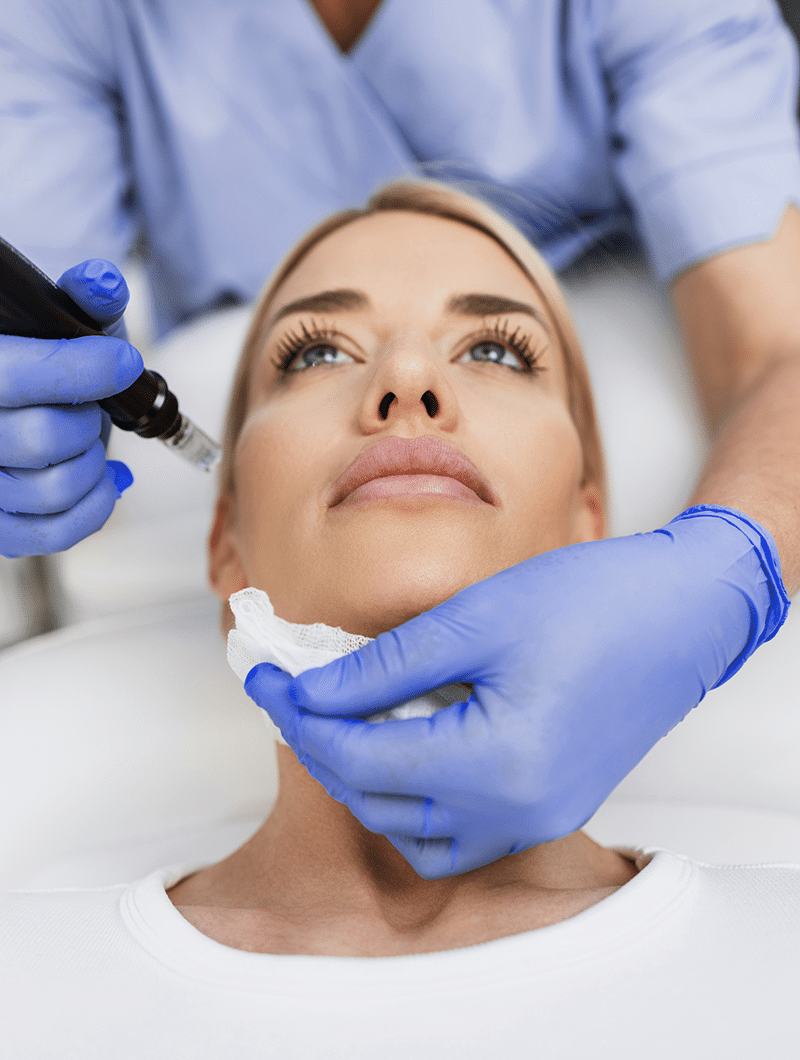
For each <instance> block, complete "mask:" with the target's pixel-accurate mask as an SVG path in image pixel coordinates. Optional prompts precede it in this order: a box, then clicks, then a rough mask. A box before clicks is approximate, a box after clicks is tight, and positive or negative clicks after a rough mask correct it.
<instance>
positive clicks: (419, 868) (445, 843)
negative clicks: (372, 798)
mask: <svg viewBox="0 0 800 1060" xmlns="http://www.w3.org/2000/svg"><path fill="white" fill-rule="evenodd" d="M495 827H496V826H495ZM386 838H387V839H388V840H389V842H390V843H391V844H392V846H393V847H394V848H395V850H397V851H398V853H400V854H402V856H403V857H404V858H405V859H406V861H407V862H408V863H409V865H410V866H411V867H412V869H414V871H415V872H416V873H417V875H418V876H421V877H422V879H424V880H444V879H447V878H449V877H450V876H461V875H462V874H463V873H465V872H474V870H475V869H480V868H483V866H484V865H490V864H492V863H493V862H495V861H499V860H500V858H504V857H506V856H507V855H508V854H513V853H517V851H516V850H515V849H514V844H513V842H512V841H511V840H510V839H509V838H504V839H498V838H497V836H496V834H495V833H494V831H490V832H487V831H483V830H480V831H478V832H477V833H476V832H475V831H474V829H473V830H471V829H470V828H469V827H467V828H465V830H464V831H463V833H462V834H461V835H459V836H456V837H452V838H450V839H447V838H442V839H425V838H421V837H419V836H415V835H387V836H386Z"/></svg>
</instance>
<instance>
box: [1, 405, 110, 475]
mask: <svg viewBox="0 0 800 1060" xmlns="http://www.w3.org/2000/svg"><path fill="white" fill-rule="evenodd" d="M109 423H110V419H109ZM102 425H103V419H102V413H101V409H100V406H99V405H96V404H95V403H94V402H87V403H86V404H84V405H30V406H28V407H27V408H21V409H4V408H0V467H13V468H20V467H28V468H43V467H48V466H49V465H50V464H60V463H61V462H62V461H63V460H69V459H71V458H72V457H73V456H78V455H79V454H80V453H84V452H86V450H87V449H89V448H90V447H91V446H92V445H93V444H94V443H95V442H96V441H97V439H98V438H99V437H100V432H101V428H102Z"/></svg>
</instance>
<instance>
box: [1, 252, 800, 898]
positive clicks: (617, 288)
mask: <svg viewBox="0 0 800 1060" xmlns="http://www.w3.org/2000/svg"><path fill="white" fill-rule="evenodd" d="M566 287H567V291H568V295H569V299H570V302H571V305H572V308H573V312H574V314H575V317H576V320H577V324H578V328H579V331H580V332H581V335H582V337H583V340H584V343H585V345H586V350H587V357H588V360H589V364H590V370H591V373H592V376H593V381H594V385H595V389H596V393H597V398H598V408H599V415H600V420H601V425H602V428H603V432H604V437H605V442H606V450H607V458H608V463H609V477H610V486H611V501H612V513H611V514H612V520H611V531H612V533H614V534H624V533H630V532H634V531H637V530H648V529H652V528H653V527H655V526H658V525H660V524H662V523H663V522H665V521H666V520H668V519H669V518H671V517H672V515H674V514H676V513H677V512H678V511H680V510H681V509H682V508H683V507H685V506H686V503H687V501H688V497H689V494H690V491H691V487H692V484H693V481H694V479H695V478H696V475H697V473H698V471H699V469H700V468H701V466H702V463H703V459H704V455H705V451H706V445H707V443H706V439H705V436H704V432H703V428H702V425H701V421H700V417H699V414H698V410H697V406H696V402H695V401H694V397H693V389H692V382H691V377H690V375H689V372H688V369H687V367H686V364H685V360H684V356H683V354H682V351H681V348H680V344H679V342H678V340H677V335H676V331H675V326H674V323H673V321H672V319H671V316H670V314H669V312H668V310H667V308H666V303H665V298H664V296H663V295H662V294H661V293H660V292H659V291H658V290H657V289H656V287H655V285H654V284H653V283H652V281H650V279H649V278H648V276H647V273H646V270H645V269H644V267H643V266H642V265H641V264H640V263H638V262H637V261H635V260H629V261H626V262H616V263H614V262H609V263H608V265H607V266H605V267H604V268H603V269H602V270H600V271H594V272H589V271H586V270H582V271H581V270H576V271H575V272H574V273H573V274H572V275H571V276H569V277H568V278H567V280H566ZM246 322H247V312H246V311H244V310H235V311H232V312H228V313H225V314H220V315H219V316H218V317H216V318H213V319H211V320H207V321H204V322H201V323H199V324H195V325H194V326H193V327H190V328H187V329H185V330H184V331H183V332H182V333H181V334H179V335H177V336H175V337H174V338H172V339H171V340H169V341H168V342H166V343H164V344H163V345H162V346H161V347H160V348H159V349H157V350H155V351H154V352H153V354H152V356H150V357H149V358H148V363H149V364H150V365H151V366H152V367H154V368H156V369H157V370H160V371H162V372H163V374H164V375H165V376H166V378H167V379H168V381H169V382H170V385H171V386H172V387H173V388H174V389H175V391H176V392H177V393H178V396H179V398H180V400H181V404H182V407H183V408H184V409H185V411H186V412H187V413H188V414H189V415H190V416H191V417H192V418H193V419H195V420H196V421H197V422H198V423H199V425H200V426H202V427H203V428H204V429H206V430H208V431H209V432H211V433H213V432H216V431H218V430H219V427H220V424H221V419H222V409H223V404H224V397H225V394H226V392H227V388H228V383H229V379H230V376H231V373H232V370H233V365H234V363H235V359H236V354H237V350H238V345H239V342H240V339H241V336H242V334H243V332H244V329H245V327H246ZM112 455H114V456H118V457H121V458H122V459H127V460H128V462H129V463H130V465H131V467H132V468H133V471H134V474H135V476H136V479H137V485H136V487H135V488H134V489H132V490H130V491H129V492H128V493H126V494H125V496H124V497H123V498H122V501H121V502H120V504H119V505H118V506H117V512H116V513H115V515H114V517H113V522H112V523H111V524H110V525H109V526H108V527H107V528H106V529H105V530H104V531H103V533H101V534H98V535H96V536H95V537H94V538H92V539H90V540H89V541H87V542H85V543H84V544H82V545H81V546H78V547H77V548H75V549H73V550H71V552H70V553H68V554H67V555H66V556H65V557H64V559H63V561H62V569H63V573H64V578H65V583H66V588H67V591H68V593H69V595H70V597H71V599H72V603H73V613H74V615H75V616H76V617H77V618H81V617H83V618H88V621H86V622H85V623H84V624H82V625H76V626H73V627H71V628H68V629H66V630H62V631H60V632H59V633H56V634H51V635H49V636H48V637H42V638H39V639H38V640H37V641H33V642H28V643H27V644H24V645H22V646H20V647H18V648H16V649H13V650H12V651H10V652H7V653H5V654H4V655H2V656H0V805H1V806H2V807H3V809H2V811H1V812H0V885H5V886H22V885H29V884H36V885H45V886H46V885H61V884H75V885H90V884H102V883H106V882H111V881H113V880H120V879H125V878H132V877H133V876H135V875H137V874H141V873H144V872H146V871H148V869H150V868H154V867H156V866H158V865H160V864H165V863H167V862H175V861H185V860H192V859H194V858H195V856H198V857H200V858H204V857H208V858H209V859H213V858H216V857H219V856H222V855H223V854H224V853H225V852H226V851H229V850H232V849H234V848H235V847H236V846H237V845H238V844H239V843H240V842H241V841H242V840H243V839H244V838H246V836H247V835H248V834H249V833H250V832H251V831H252V830H253V829H254V828H255V827H256V826H257V824H258V821H259V819H260V817H261V816H263V814H264V813H265V812H266V811H267V809H268V807H269V804H270V800H271V799H272V798H273V797H274V791H275V771H274V751H273V744H272V742H271V739H270V735H269V731H268V729H267V727H266V726H265V725H264V723H263V720H262V716H261V714H260V712H259V711H258V710H257V708H256V707H254V706H253V705H252V704H251V703H250V701H249V700H248V699H247V697H246V696H245V695H244V693H243V691H242V689H241V687H240V685H239V683H238V682H237V681H236V679H235V678H234V676H233V674H232V673H230V672H229V670H228V668H227V664H226V662H225V651H224V645H223V642H222V639H221V637H220V635H219V632H218V627H217V614H218V605H217V604H216V602H215V601H214V600H213V598H212V597H211V596H210V594H209V592H208V590H207V589H206V588H205V575H204V567H205V562H204V547H205V535H206V532H207V527H208V523H209V506H210V501H211V498H212V496H213V483H212V481H211V480H210V479H209V478H205V477H203V476H202V475H200V474H199V473H197V472H194V471H193V470H192V469H191V468H188V467H185V466H183V465H182V464H181V463H180V462H179V461H178V460H177V459H176V458H175V457H174V456H173V455H172V454H170V453H168V452H167V451H166V450H164V449H163V447H162V446H160V445H158V444H157V443H155V442H143V441H142V440H140V439H138V438H134V437H129V436H122V435H120V434H119V433H117V435H116V437H115V440H114V452H113V453H112ZM175 601H178V602H177V603H176V602H175ZM132 605H138V606H139V607H140V610H138V611H135V612H131V611H129V610H127V609H129V608H130V607H131V606H132ZM115 612H116V614H115ZM120 612H122V613H120ZM92 616H95V617H94V620H92ZM97 616H105V617H97ZM109 616H111V617H109ZM798 648H800V619H797V620H795V616H794V615H792V616H791V617H790V619H789V622H788V623H787V625H786V627H785V628H784V630H783V631H782V632H781V633H780V634H779V636H778V637H777V638H776V640H774V641H772V642H771V643H770V644H768V645H766V646H765V647H763V648H761V649H760V650H759V652H757V653H756V655H755V657H754V658H753V659H752V660H751V662H750V663H748V665H747V666H746V667H744V669H743V670H742V671H741V673H740V674H739V675H737V677H736V678H734V680H733V681H731V682H729V683H728V684H727V685H726V686H724V688H722V689H720V690H719V691H717V692H714V693H711V694H710V695H709V696H708V697H707V700H706V701H705V702H704V703H703V704H702V706H701V707H700V708H699V710H697V711H695V712H693V713H692V714H691V715H690V716H689V717H688V718H687V719H686V720H685V721H684V722H682V723H681V725H679V726H678V728H677V729H675V730H674V731H673V732H672V733H671V734H670V735H669V736H668V737H667V738H666V739H665V740H663V741H661V743H660V744H659V745H657V747H655V748H654V749H653V751H651V753H650V754H649V755H648V756H647V757H646V759H645V760H644V761H643V762H642V763H641V764H640V766H639V767H637V769H636V770H634V772H633V773H632V774H631V776H630V777H628V778H627V779H626V780H625V781H624V782H623V783H622V784H621V785H620V787H619V788H618V789H617V791H616V792H615V793H614V795H613V796H612V798H611V799H610V800H609V802H608V803H607V804H606V805H605V806H604V807H603V808H601V810H600V812H599V813H598V814H597V815H596V816H595V818H593V820H592V822H590V824H589V826H588V829H587V830H588V831H589V832H590V834H592V835H593V836H595V838H597V839H598V840H599V841H601V842H605V843H609V844H614V843H626V844H637V843H639V844H648V845H661V846H665V847H668V848H670V849H673V850H676V851H678V852H679V853H685V854H688V855H690V856H692V857H695V858H698V859H700V860H707V861H720V862H725V861H775V860H777V861H781V860H783V861H794V862H798V863H800V768H798V760H799V759H800V704H798V698H800V697H798V693H797V685H798V674H799V673H800V669H799V665H798V661H797V660H798V658H800V651H798Z"/></svg>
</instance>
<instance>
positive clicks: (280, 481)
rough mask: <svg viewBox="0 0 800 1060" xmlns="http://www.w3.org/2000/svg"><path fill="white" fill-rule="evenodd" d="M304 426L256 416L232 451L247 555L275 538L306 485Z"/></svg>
mask: <svg viewBox="0 0 800 1060" xmlns="http://www.w3.org/2000/svg"><path fill="white" fill-rule="evenodd" d="M302 436H303V431H302V425H301V424H299V423H297V421H296V420H295V422H294V427H293V426H292V423H291V418H290V417H288V416H284V415H283V414H281V413H277V414H276V413H272V412H263V411H262V412H257V413H255V414H253V415H251V416H250V417H249V418H248V420H247V421H246V423H245V425H244V427H243V428H242V432H241V434H240V436H239V441H238V443H237V446H236V454H235V458H234V473H235V482H236V496H237V511H238V524H239V532H240V536H241V537H242V538H243V539H244V541H245V542H246V543H247V546H246V547H248V546H249V547H248V551H252V550H253V548H255V546H256V545H260V544H262V543H263V542H264V541H265V540H266V539H268V538H274V534H275V532H276V530H277V529H278V528H280V527H281V526H283V524H284V523H285V520H286V512H287V511H290V510H291V509H292V507H293V506H294V505H295V503H296V500H297V496H296V495H297V494H298V492H299V490H300V488H301V487H302V485H303V484H304V483H307V482H308V469H307V466H306V463H307V459H308V454H307V453H306V452H305V450H304V448H303V437H302Z"/></svg>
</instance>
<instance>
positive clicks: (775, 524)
mask: <svg viewBox="0 0 800 1060" xmlns="http://www.w3.org/2000/svg"><path fill="white" fill-rule="evenodd" d="M691 503H692V504H723V505H725V506H727V507H729V508H738V509H739V510H740V511H742V512H745V513H746V514H747V515H750V516H752V517H753V518H754V519H756V520H758V522H759V523H761V524H762V525H763V526H764V527H766V529H767V530H769V531H770V533H771V534H772V536H773V537H774V538H775V543H776V545H777V547H778V553H779V555H780V558H781V567H782V572H783V580H784V584H785V585H786V590H787V592H788V593H789V595H790V596H792V595H793V594H794V593H795V592H797V590H798V589H800V356H795V357H786V358H785V359H782V360H778V361H775V362H774V363H773V364H771V365H770V366H768V367H767V368H765V369H764V371H763V372H762V373H761V375H760V376H759V377H758V378H757V379H756V380H755V381H754V382H753V383H752V385H751V386H750V387H749V388H748V389H747V391H746V392H744V393H743V394H742V395H740V397H739V399H738V401H736V403H735V404H734V405H733V407H732V408H731V409H730V410H729V412H728V414H727V416H726V417H725V419H724V421H723V422H722V424H721V425H720V427H719V430H718V433H717V436H716V439H715V443H714V446H713V448H712V451H711V454H710V457H709V460H708V463H707V464H706V467H705V470H704V472H703V475H702V477H701V479H700V481H699V483H698V485H697V489H696V490H695V492H694V495H693V497H692V500H691Z"/></svg>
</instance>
